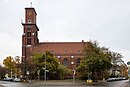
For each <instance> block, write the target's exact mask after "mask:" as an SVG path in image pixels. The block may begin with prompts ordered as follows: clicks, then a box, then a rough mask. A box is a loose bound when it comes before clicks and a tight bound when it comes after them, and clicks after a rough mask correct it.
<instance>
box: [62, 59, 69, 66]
mask: <svg viewBox="0 0 130 87" xmlns="http://www.w3.org/2000/svg"><path fill="white" fill-rule="evenodd" d="M63 64H64V66H68V65H69V60H68V59H66V58H65V59H64V60H63Z"/></svg>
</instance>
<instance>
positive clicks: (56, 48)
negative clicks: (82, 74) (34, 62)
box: [34, 42, 88, 56]
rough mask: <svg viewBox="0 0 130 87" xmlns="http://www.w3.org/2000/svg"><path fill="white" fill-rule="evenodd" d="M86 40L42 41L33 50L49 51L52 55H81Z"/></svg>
mask: <svg viewBox="0 0 130 87" xmlns="http://www.w3.org/2000/svg"><path fill="white" fill-rule="evenodd" d="M87 43H88V42H42V43H39V44H38V45H37V46H36V47H35V48H34V50H35V51H36V52H45V51H50V52H52V53H53V54H54V55H59V56H60V55H62V54H64V55H82V54H83V49H84V46H86V45H87Z"/></svg>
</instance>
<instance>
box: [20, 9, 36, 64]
mask: <svg viewBox="0 0 130 87" xmlns="http://www.w3.org/2000/svg"><path fill="white" fill-rule="evenodd" d="M36 16H37V13H36V11H35V9H34V8H33V7H29V8H25V23H22V25H23V35H22V63H25V62H26V60H27V59H28V58H29V57H30V56H31V55H30V53H31V49H32V48H33V47H34V46H36V45H38V43H39V40H38V31H39V29H38V27H37V24H36Z"/></svg>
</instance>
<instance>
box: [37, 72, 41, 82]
mask: <svg viewBox="0 0 130 87" xmlns="http://www.w3.org/2000/svg"><path fill="white" fill-rule="evenodd" d="M37 75H38V80H39V79H40V70H38V71H37Z"/></svg>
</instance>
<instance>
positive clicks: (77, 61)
mask: <svg viewBox="0 0 130 87" xmlns="http://www.w3.org/2000/svg"><path fill="white" fill-rule="evenodd" d="M80 60H81V59H80V58H78V59H77V60H76V66H78V65H79V64H80Z"/></svg>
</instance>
